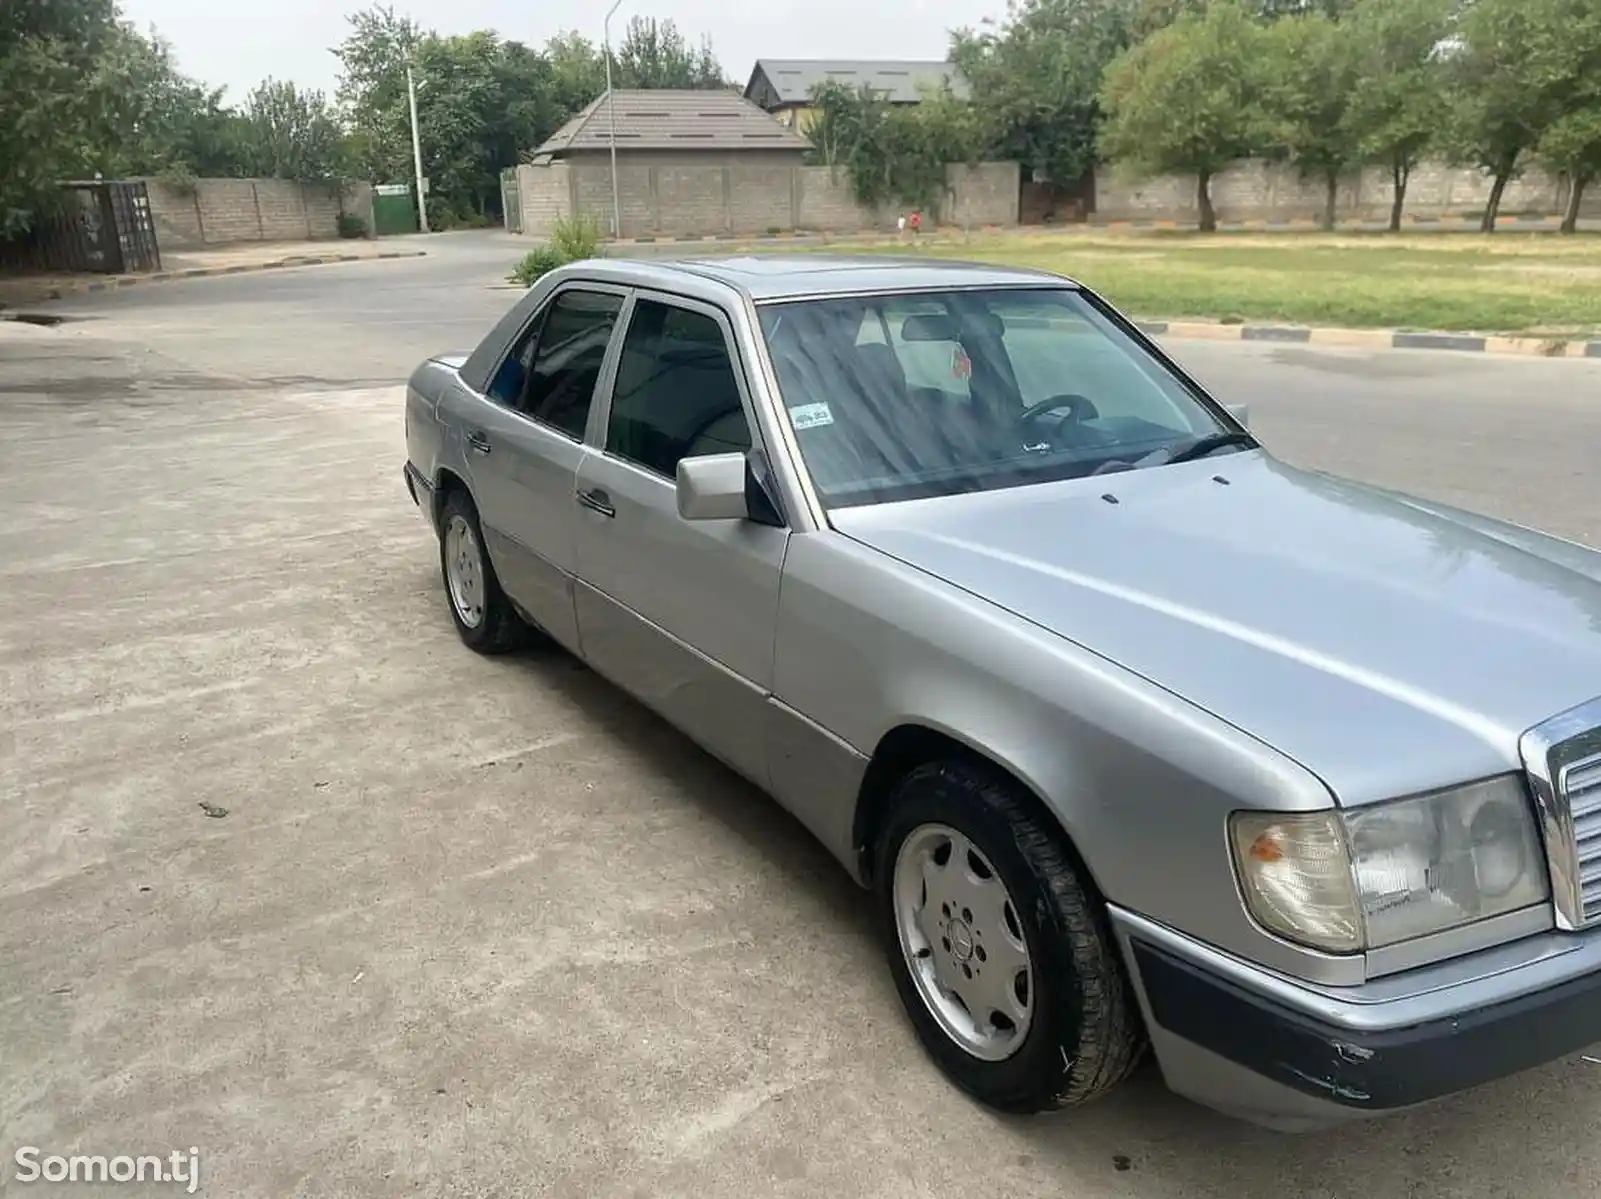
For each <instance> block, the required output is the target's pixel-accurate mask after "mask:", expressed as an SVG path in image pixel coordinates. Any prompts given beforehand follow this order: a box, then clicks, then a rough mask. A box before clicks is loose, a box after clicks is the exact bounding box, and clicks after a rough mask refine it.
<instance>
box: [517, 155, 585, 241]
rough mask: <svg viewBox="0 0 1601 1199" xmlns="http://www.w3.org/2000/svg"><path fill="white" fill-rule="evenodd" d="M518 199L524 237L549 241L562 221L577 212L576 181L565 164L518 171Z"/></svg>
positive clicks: (525, 167)
mask: <svg viewBox="0 0 1601 1199" xmlns="http://www.w3.org/2000/svg"><path fill="white" fill-rule="evenodd" d="M517 198H518V201H519V203H520V204H521V205H522V210H523V230H522V231H523V233H524V234H525V235H527V236H529V237H546V236H548V235H549V234H550V229H551V226H552V225H554V224H555V223H556V220H557V218H558V217H564V216H568V215H569V214H571V212H572V210H573V196H572V178H571V174H570V172H569V171H568V169H567V164H566V163H565V162H553V163H551V164H550V165H549V166H543V167H533V166H528V165H526V164H524V165H523V166H520V167H518V168H517Z"/></svg>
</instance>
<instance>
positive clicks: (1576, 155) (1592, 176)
mask: <svg viewBox="0 0 1601 1199" xmlns="http://www.w3.org/2000/svg"><path fill="white" fill-rule="evenodd" d="M1540 157H1541V158H1543V159H1544V160H1545V161H1546V162H1547V163H1548V164H1550V165H1551V166H1552V167H1554V168H1555V169H1556V170H1558V171H1560V172H1562V173H1563V174H1564V175H1566V176H1567V179H1568V206H1567V210H1566V211H1565V212H1564V213H1563V215H1562V232H1564V233H1575V232H1577V231H1578V228H1579V207H1580V205H1582V204H1583V203H1584V193H1585V189H1586V188H1588V187H1589V186H1590V184H1592V183H1594V182H1595V181H1596V179H1597V178H1601V97H1598V99H1597V102H1596V103H1595V104H1593V105H1591V106H1590V107H1587V108H1581V109H1578V110H1576V111H1574V112H1570V113H1567V114H1566V115H1565V116H1562V117H1559V118H1558V119H1557V120H1556V121H1554V122H1553V123H1552V125H1551V127H1550V128H1549V129H1547V130H1546V131H1545V136H1544V137H1542V138H1541V139H1540Z"/></svg>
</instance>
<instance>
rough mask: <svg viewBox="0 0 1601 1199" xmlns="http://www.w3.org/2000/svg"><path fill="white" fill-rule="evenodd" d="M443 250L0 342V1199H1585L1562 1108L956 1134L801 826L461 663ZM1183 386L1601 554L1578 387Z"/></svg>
mask: <svg viewBox="0 0 1601 1199" xmlns="http://www.w3.org/2000/svg"><path fill="white" fill-rule="evenodd" d="M435 240H436V241H437V242H438V244H439V245H440V246H442V247H443V249H442V250H441V251H440V252H437V253H436V252H435V246H434V244H431V245H430V255H429V257H428V258H426V259H419V260H415V261H402V262H383V263H361V264H351V265H348V266H329V267H323V268H319V269H318V270H317V271H314V272H313V271H307V272H284V273H281V274H271V275H266V274H264V275H257V276H241V277H238V278H227V279H217V280H206V281H197V282H192V283H187V282H179V283H174V284H171V285H169V286H167V287H163V288H159V289H151V290H149V291H146V292H138V291H134V292H129V293H126V294H108V295H103V296H94V297H84V298H82V299H79V300H74V301H70V302H66V303H63V304H61V305H59V306H57V308H56V310H57V311H59V312H61V313H62V314H64V315H67V316H69V317H71V318H73V319H70V320H68V321H67V322H66V323H65V324H63V325H62V326H60V327H59V328H57V329H32V328H27V327H13V328H11V329H8V330H3V331H0V471H3V472H4V477H5V478H6V479H7V480H8V484H9V489H10V494H11V499H12V502H11V504H10V506H9V509H8V515H9V519H8V521H7V522H5V524H4V525H0V796H3V799H4V802H3V804H0V1193H5V1194H11V1193H13V1192H15V1193H17V1194H23V1193H31V1192H32V1190H33V1189H35V1188H28V1187H23V1186H21V1185H19V1184H15V1183H13V1182H11V1178H12V1175H13V1172H14V1171H13V1167H12V1165H11V1161H12V1154H13V1153H14V1151H15V1149H16V1148H17V1147H18V1146H21V1145H36V1146H39V1147H40V1148H41V1149H43V1150H44V1151H45V1152H61V1153H67V1152H86V1153H95V1152H100V1153H124V1152H126V1153H138V1152H153V1153H154V1152H161V1153H165V1152H167V1151H168V1150H170V1149H174V1148H183V1149H187V1148H188V1147H189V1146H191V1145H194V1146H196V1147H198V1149H199V1150H200V1160H201V1178H202V1186H201V1189H200V1193H202V1194H211V1195H221V1196H228V1197H229V1199H256V1197H258V1196H259V1197H266V1196H305V1197H307V1199H323V1197H333V1196H352V1197H354V1196H372V1197H374V1199H392V1197H393V1196H395V1195H400V1194H406V1195H422V1196H440V1197H447V1196H448V1197H450V1199H460V1197H471V1196H496V1197H507V1196H522V1195H557V1196H583V1197H585V1199H589V1197H591V1196H619V1197H629V1199H632V1197H635V1196H652V1197H654V1196H668V1195H690V1194H693V1195H695V1196H697V1197H698V1199H750V1197H751V1196H754V1195H760V1196H768V1195H773V1196H778V1195H784V1196H805V1197H810V1196H828V1197H829V1199H854V1197H857V1196H860V1197H862V1199H896V1197H900V1196H906V1197H908V1199H910V1197H912V1196H917V1197H919V1199H921V1197H925V1196H947V1195H949V1196H967V1195H976V1194H984V1195H988V1194H1004V1195H1008V1196H1018V1197H1029V1196H1041V1197H1044V1196H1052V1197H1063V1196H1065V1197H1069V1199H1111V1197H1113V1196H1117V1197H1133V1196H1138V1197H1139V1199H1203V1197H1204V1199H1225V1197H1227V1199H1270V1197H1271V1199H1282V1197H1283V1196H1286V1195H1289V1196H1295V1197H1296V1199H1302V1197H1305V1199H1348V1197H1349V1199H1358V1197H1360V1199H1506V1197H1508V1196H1512V1195H1516V1196H1519V1199H1571V1197H1572V1196H1575V1195H1590V1194H1597V1193H1601V1154H1598V1152H1597V1150H1596V1149H1595V1148H1594V1135H1593V1130H1594V1127H1595V1125H1596V1123H1597V1121H1598V1120H1601V1090H1598V1084H1601V1067H1595V1066H1592V1065H1588V1064H1586V1063H1584V1062H1582V1061H1580V1060H1579V1059H1577V1058H1574V1059H1571V1060H1568V1061H1564V1062H1559V1063H1556V1064H1554V1065H1552V1066H1550V1067H1548V1068H1545V1069H1543V1070H1539V1071H1535V1072H1532V1073H1530V1074H1526V1075H1523V1076H1520V1077H1517V1078H1514V1079H1509V1080H1506V1081H1504V1082H1502V1083H1499V1084H1495V1085H1492V1086H1489V1087H1486V1088H1483V1089H1481V1090H1479V1091H1476V1092H1473V1093H1470V1094H1468V1095H1464V1096H1461V1097H1458V1098H1456V1099H1453V1100H1451V1101H1448V1102H1446V1103H1444V1104H1442V1105H1440V1106H1438V1107H1435V1108H1432V1109H1428V1110H1426V1111H1423V1112H1420V1113H1416V1114H1412V1115H1408V1116H1402V1117H1399V1118H1395V1119H1391V1120H1388V1121H1385V1122H1382V1123H1377V1124H1373V1125H1368V1126H1359V1127H1354V1128H1350V1129H1346V1130H1343V1131H1340V1132H1336V1133H1333V1134H1324V1135H1318V1136H1311V1137H1301V1138H1287V1137H1279V1136H1274V1135H1272V1134H1268V1133H1262V1132H1258V1131H1255V1130H1252V1129H1250V1128H1247V1127H1245V1126H1242V1125H1238V1124H1235V1123H1232V1122H1229V1121H1226V1120H1223V1119H1221V1118H1219V1117H1214V1116H1212V1115H1210V1114H1208V1113H1206V1112H1203V1111H1200V1110H1199V1109H1196V1108H1193V1107H1191V1106H1190V1105H1188V1104H1186V1103H1184V1102H1182V1101H1180V1100H1177V1099H1175V1098H1173V1097H1171V1096H1170V1095H1168V1094H1167V1093H1166V1092H1165V1091H1164V1090H1163V1089H1162V1087H1161V1085H1160V1079H1159V1078H1158V1077H1157V1076H1156V1074H1155V1072H1154V1071H1153V1070H1149V1069H1148V1070H1146V1071H1145V1073H1144V1074H1142V1075H1141V1076H1140V1077H1138V1078H1136V1079H1135V1080H1134V1081H1133V1083H1132V1084H1131V1085H1129V1086H1127V1087H1126V1088H1124V1089H1123V1090H1122V1091H1121V1092H1119V1093H1116V1094H1114V1095H1113V1096H1112V1097H1111V1098H1109V1099H1108V1100H1106V1101H1104V1102H1102V1103H1100V1104H1097V1105H1094V1106H1092V1107H1089V1108H1085V1109H1083V1110H1081V1111H1079V1112H1076V1113H1070V1114H1067V1115H1065V1116H1062V1117H1053V1118H1048V1119H1038V1120H1016V1119H1009V1118H1003V1117H998V1116H996V1115H994V1114H992V1113H989V1112H986V1111H982V1110H980V1109H977V1108H975V1107H974V1106H972V1105H971V1104H969V1103H968V1102H966V1101H965V1100H964V1099H962V1098H961V1097H960V1096H958V1095H957V1094H956V1093H955V1092H954V1091H953V1090H952V1089H951V1088H950V1087H949V1086H948V1085H946V1084H945V1083H944V1082H943V1081H942V1079H941V1078H940V1077H939V1076H938V1075H937V1074H936V1072H935V1071H934V1069H933V1068H932V1067H931V1066H930V1065H929V1064H928V1063H927V1062H926V1061H925V1060H924V1058H923V1057H922V1056H921V1054H920V1053H919V1052H918V1050H917V1048H916V1046H915V1044H914V1042H913V1040H912V1037H911V1035H910V1034H909V1032H908V1030H907V1028H906V1026H905V1023H904V1020H903V1018H902V1016H901V1015H900V1012H899V1008H898V1005H897V1000H896V998H895V994H894V991H893V988H892V986H891V985H890V984H889V982H888V979H887V976H886V975H885V972H884V970H883V967H882V965H881V962H880V959H879V953H880V951H879V949H878V947H877V945H876V944H875V943H874V940H873V938H872V936H871V934H870V930H869V928H868V926H867V922H866V920H865V916H864V910H863V903H862V897H861V895H860V894H859V893H858V892H857V891H856V890H855V888H854V887H853V886H852V884H850V883H849V882H848V881H847V880H846V879H845V877H844V876H843V874H842V873H841V872H840V871H839V869H838V867H837V866H836V865H835V864H834V863H833V862H832V861H831V860H830V859H828V858H827V857H826V855H825V854H824V853H823V852H822V851H821V850H820V849H818V848H817V847H816V846H815V845H814V844H813V843H812V842H811V841H810V840H809V839H808V838H807V837H806V835H805V834H804V833H803V831H802V830H801V829H800V826H799V825H797V824H796V823H795V822H794V821H793V820H791V819H790V818H789V817H787V816H786V815H784V814H783V813H782V812H781V811H780V810H779V809H777V807H776V806H775V805H773V804H772V803H771V802H769V801H767V800H766V799H764V798H763V797H761V796H759V795H757V794H756V793H754V792H753V791H752V790H751V789H750V788H749V787H747V786H745V785H744V784H742V783H740V782H738V781H736V780H735V779H734V778H732V776H730V775H729V774H728V773H727V772H726V771H724V770H723V769H722V768H721V767H719V766H718V765H716V764H715V763H713V762H712V761H710V760H709V759H708V758H706V756H705V755H703V754H701V753H700V752H699V751H697V750H695V749H694V748H693V747H692V746H690V745H689V744H688V743H687V742H685V741H684V740H683V739H682V738H681V737H679V736H678V735H677V734H675V733H673V732H672V731H671V730H669V729H667V728H665V727H664V726H663V725H662V724H661V723H660V722H659V721H657V720H655V719H654V718H653V717H651V716H649V715H648V714H646V713H645V712H643V711H642V710H641V709H640V708H639V707H638V706H637V705H635V704H633V703H632V702H631V701H629V700H627V699H625V698H623V697H622V696H620V695H619V694H618V693H617V692H616V691H615V690H614V689H612V688H610V687H609V686H607V685H606V684H604V683H602V682H600V681H598V680H597V679H595V678H594V677H593V676H591V675H590V674H588V673H587V672H586V671H584V670H582V669H580V668H578V667H576V666H575V665H574V663H572V662H571V661H570V660H568V659H566V658H565V657H563V656H562V655H560V654H555V653H549V652H545V653H539V652H536V653H530V654H527V655H523V656H519V657H516V658H512V659H508V660H504V661H486V660H484V659H480V658H477V657H475V656H473V655H471V654H470V653H468V652H467V651H465V650H464V649H462V648H461V647H460V646H459V645H458V644H457V642H456V640H455V636H454V634H453V632H452V630H451V627H450V623H449V618H448V615H447V614H446V611H445V607H444V602H445V601H444V599H443V596H442V593H441V589H440V585H439V581H438V573H437V566H436V556H435V555H436V551H435V547H434V544H433V541H432V538H431V536H430V534H429V533H428V531H427V530H426V529H425V528H424V526H423V524H422V522H421V520H420V519H419V518H418V516H417V514H416V512H415V510H414V509H413V508H412V506H411V503H410V501H409V499H407V497H406V495H405V491H404V488H403V486H402V484H401V481H400V473H399V470H400V463H401V460H402V454H403V445H402V436H401V417H400V406H399V393H398V390H397V387H396V384H397V383H398V382H399V381H400V380H401V379H402V378H403V377H404V375H405V373H406V372H407V371H408V370H409V369H410V368H411V366H412V365H414V364H415V362H416V361H417V360H418V359H419V358H420V357H421V356H422V355H424V354H426V353H429V352H433V351H437V350H444V349H450V348H459V347H466V346H470V345H471V344H472V343H473V342H474V341H475V340H476V338H477V337H478V336H479V335H480V334H481V332H482V331H483V329H485V328H486V327H487V326H488V323H489V322H490V321H492V320H493V319H494V318H495V316H497V315H498V314H499V313H500V312H502V311H504V310H505V308H506V307H507V306H508V304H509V303H510V301H511V298H512V297H511V295H510V294H509V293H506V292H503V291H495V290H492V288H493V284H494V283H495V281H496V280H497V279H498V277H499V276H500V275H501V274H503V273H504V270H505V265H506V254H505V247H504V246H502V245H497V244H495V243H493V242H492V241H491V240H489V239H485V238H477V239H474V238H468V237H463V238H461V239H459V240H458V241H455V242H451V241H449V240H448V239H435ZM1170 345H1171V347H1172V348H1173V349H1174V351H1175V352H1176V353H1177V354H1178V355H1179V357H1180V358H1181V359H1182V360H1183V361H1184V362H1185V363H1186V364H1187V365H1189V366H1190V367H1192V368H1193V369H1194V370H1195V371H1196V372H1197V373H1198V374H1199V375H1200V377H1201V378H1203V379H1204V380H1205V381H1206V382H1208V383H1209V384H1211V385H1212V386H1214V387H1215V388H1216V389H1217V390H1218V391H1219V393H1220V394H1221V395H1222V396H1223V397H1224V398H1225V399H1227V400H1230V401H1236V400H1243V401H1246V402H1249V403H1250V404H1251V405H1252V408H1253V418H1254V422H1255V424H1256V426H1257V427H1258V429H1259V430H1260V431H1261V432H1262V435H1263V436H1264V438H1265V439H1266V440H1267V441H1268V442H1269V443H1270V445H1272V446H1273V448H1274V449H1275V450H1277V451H1279V452H1281V453H1283V454H1284V455H1285V456H1286V457H1289V458H1292V459H1295V460H1299V461H1304V462H1309V463H1313V464H1315V465H1320V466H1324V467H1327V468H1330V469H1334V470H1339V471H1342V472H1346V473H1351V474H1355V475H1357V476H1359V477H1364V478H1369V479H1373V480H1374V481H1377V482H1380V483H1386V484H1390V485H1398V486H1402V487H1406V488H1409V489H1412V490H1415V491H1418V492H1420V493H1422V494H1425V495H1430V496H1435V497H1438V498H1441V499H1444V500H1448V501H1451V502H1455V503H1462V504H1465V505H1467V506H1469V507H1475V508H1479V509H1482V510H1486V511H1491V512H1495V513H1497V514H1500V515H1505V516H1508V517H1510V518H1512V519H1515V520H1520V521H1524V522H1526V523H1530V524H1534V525H1537V526H1539V527H1542V528H1547V529H1551V530H1552V531H1555V532H1558V533H1561V534H1563V535H1566V536H1569V537H1574V538H1577V539H1580V540H1584V541H1587V542H1588V543H1589V544H1591V545H1601V515H1598V514H1601V476H1598V474H1597V472H1595V471H1594V469H1593V456H1594V447H1595V446H1597V445H1601V362H1595V361H1584V360H1559V361H1545V360H1534V361H1518V360H1511V359H1497V360H1485V359H1481V358H1475V357H1468V356H1461V357H1459V356H1456V355H1431V354H1427V353H1415V352H1404V351H1395V352H1384V353H1368V352H1364V351H1359V350H1349V349H1347V350H1324V349H1319V348H1315V347H1304V346H1280V345H1271V344H1263V343H1237V344H1225V343H1208V342H1188V341H1173V342H1171V343H1170ZM203 804H204V805H208V807H202V805H203ZM223 810H226V815H218V814H215V813H218V812H221V811H223ZM8 1188H9V1189H8ZM38 1189H41V1190H42V1191H48V1192H49V1193H52V1194H86V1193H91V1192H88V1191H86V1190H79V1189H75V1188H72V1187H69V1186H65V1185H62V1186H56V1187H50V1188H38ZM117 1189H118V1191H119V1192H123V1193H128V1194H133V1195H142V1194H150V1195H159V1194H171V1193H174V1192H175V1190H176V1189H177V1188H173V1187H171V1186H166V1187H139V1186H135V1185H132V1184H129V1185H126V1186H122V1187H119V1188H117ZM92 1193H103V1192H100V1191H95V1192H92Z"/></svg>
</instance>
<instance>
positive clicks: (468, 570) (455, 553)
mask: <svg viewBox="0 0 1601 1199" xmlns="http://www.w3.org/2000/svg"><path fill="white" fill-rule="evenodd" d="M439 569H440V573H441V574H442V575H443V576H444V580H445V598H446V599H447V600H449V601H450V617H451V620H452V621H453V622H454V623H455V625H456V633H457V634H458V635H459V636H460V637H461V639H462V641H463V642H464V643H465V644H466V645H467V647H468V648H469V649H473V650H476V651H477V652H478V653H481V654H502V653H506V652H507V651H508V650H513V649H517V648H518V647H520V646H522V645H524V644H526V643H527V641H528V635H529V628H528V626H527V624H525V623H524V622H523V619H522V617H520V616H518V615H517V611H516V609H515V608H513V607H512V604H511V601H510V600H509V599H507V598H506V593H505V592H503V591H502V590H501V589H500V580H499V579H498V578H496V577H495V567H494V564H493V563H491V562H490V560H489V553H488V551H487V550H485V549H484V535H483V530H482V528H481V527H480V526H479V523H478V510H477V509H476V508H474V507H473V502H472V500H471V498H469V497H468V495H467V493H466V492H464V491H453V492H451V493H450V494H449V495H448V496H446V497H445V503H444V508H443V510H442V511H441V512H440V514H439Z"/></svg>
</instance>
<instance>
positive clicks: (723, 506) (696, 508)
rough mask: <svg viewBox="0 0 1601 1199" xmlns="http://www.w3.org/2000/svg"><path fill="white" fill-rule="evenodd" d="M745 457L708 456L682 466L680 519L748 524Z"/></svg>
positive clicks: (685, 461) (679, 494) (679, 496)
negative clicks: (738, 521) (739, 521)
mask: <svg viewBox="0 0 1601 1199" xmlns="http://www.w3.org/2000/svg"><path fill="white" fill-rule="evenodd" d="M745 475H746V466H745V455H744V454H739V453H734V454H706V455H704V456H703V457H700V458H681V459H679V462H678V515H679V516H680V517H681V518H683V519H684V520H744V519H746V518H747V517H749V516H750V505H749V504H748V503H747V502H746V500H745Z"/></svg>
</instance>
